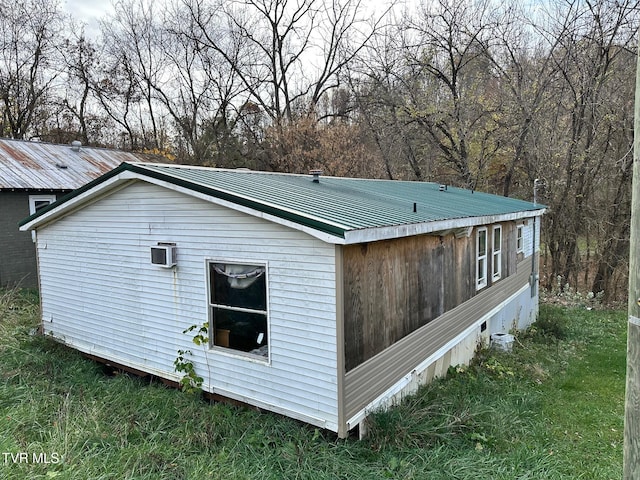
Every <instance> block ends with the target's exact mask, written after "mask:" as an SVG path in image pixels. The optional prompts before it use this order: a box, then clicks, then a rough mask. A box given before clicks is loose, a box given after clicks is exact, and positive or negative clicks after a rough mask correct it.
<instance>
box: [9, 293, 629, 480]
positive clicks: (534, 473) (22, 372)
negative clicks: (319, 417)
mask: <svg viewBox="0 0 640 480" xmlns="http://www.w3.org/2000/svg"><path fill="white" fill-rule="evenodd" d="M37 312H38V308H37V296H36V295H34V294H33V293H32V292H19V293H16V292H0V379H1V380H2V381H1V383H0V478H3V479H4V478H8V479H20V480H22V479H25V478H29V479H37V478H43V479H49V478H60V479H82V480H85V479H92V480H96V479H150V480H151V479H153V480H157V479H171V480H174V479H225V480H227V479H260V480H262V479H289V478H290V479H340V478H343V479H360V478H362V479H378V478H380V479H386V478H397V479H420V480H424V479H430V480H436V479H446V480H450V479H473V480H480V479H492V480H493V479H505V480H506V479H508V480H513V479H561V478H562V479H572V480H573V479H579V478H584V479H598V480H603V479H604V480H606V479H618V478H620V477H621V475H622V441H623V414H624V384H625V350H626V344H625V342H626V340H625V337H626V314H625V313H624V312H613V311H598V310H592V311H588V310H586V309H584V308H567V307H558V306H543V307H542V308H541V316H540V321H539V323H538V324H537V325H536V326H535V328H533V329H532V330H531V331H530V332H527V333H526V334H520V336H519V337H518V340H517V344H516V346H515V349H514V353H513V354H504V353H502V354H501V353H496V352H491V351H488V350H483V351H481V352H479V355H478V358H477V361H476V362H475V363H474V364H473V365H472V366H470V367H465V368H457V369H451V372H450V375H449V376H448V378H447V379H445V380H440V381H436V382H434V383H433V384H431V385H429V386H427V387H425V388H423V389H422V390H420V392H419V393H418V394H417V395H416V396H413V397H411V398H408V399H407V400H406V401H405V402H404V403H403V404H402V405H400V406H398V407H397V408H394V409H393V410H391V411H389V412H386V413H380V414H378V415H376V416H374V417H373V418H372V421H371V425H370V435H369V437H368V438H367V439H366V440H364V441H358V440H355V439H348V440H339V439H336V437H335V436H334V435H332V434H330V433H328V432H324V431H321V430H318V429H315V428H313V427H310V426H308V425H303V424H300V423H298V422H295V421H293V420H289V419H287V418H283V417H280V416H277V415H273V414H268V413H262V414H261V413H258V412H255V411H252V410H249V409H243V408H236V407H231V406H227V405H222V404H209V403H208V402H205V401H203V400H202V399H201V398H200V397H198V396H193V395H187V394H185V393H182V392H179V391H176V390H172V389H169V388H166V387H164V386H162V385H161V384H158V383H150V382H149V381H144V380H141V379H138V378H133V377H130V376H129V375H115V376H109V375H106V374H105V372H104V370H103V368H102V367H101V366H100V365H98V364H96V363H94V362H91V361H88V360H85V359H84V358H82V357H81V356H80V355H79V354H78V353H76V352H74V351H72V350H69V349H67V348H65V347H63V346H61V345H58V344H56V343H55V342H53V341H51V340H50V339H47V338H43V337H41V336H37V335H32V334H31V331H32V329H33V328H34V327H35V326H36V325H37V323H38V322H37V316H38V313H37ZM45 462H49V463H45Z"/></svg>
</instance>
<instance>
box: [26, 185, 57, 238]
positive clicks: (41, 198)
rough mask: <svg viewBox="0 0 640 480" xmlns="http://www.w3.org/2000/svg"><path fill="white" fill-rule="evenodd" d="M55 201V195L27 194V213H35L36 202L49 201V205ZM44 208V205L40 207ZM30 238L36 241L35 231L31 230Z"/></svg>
mask: <svg viewBox="0 0 640 480" xmlns="http://www.w3.org/2000/svg"><path fill="white" fill-rule="evenodd" d="M55 201H56V196H55V195H53V194H52V195H29V215H33V214H34V213H36V202H49V205H51V204H52V203H53V202H55ZM42 208H44V207H42ZM31 240H33V241H34V243H35V241H36V231H35V230H31Z"/></svg>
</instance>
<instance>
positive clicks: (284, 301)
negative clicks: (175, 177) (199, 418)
mask: <svg viewBox="0 0 640 480" xmlns="http://www.w3.org/2000/svg"><path fill="white" fill-rule="evenodd" d="M159 241H171V242H175V243H176V244H177V253H178V265H177V267H176V268H173V269H164V268H161V267H158V266H154V265H151V263H150V246H152V245H155V244H156V243H157V242H159ZM38 251H39V256H40V268H41V272H42V306H43V323H44V325H45V328H47V329H48V330H51V331H53V332H54V334H55V335H56V336H63V337H64V338H65V340H66V341H67V342H68V343H71V344H77V345H78V346H80V345H82V346H83V348H87V349H90V350H91V353H93V354H95V355H97V356H103V357H104V358H106V359H110V357H114V358H111V360H113V361H120V362H124V363H125V365H127V364H128V365H130V366H132V367H134V368H141V369H145V368H147V370H148V371H152V372H153V373H154V374H158V373H160V374H161V375H163V376H166V377H167V378H172V379H174V378H176V373H175V371H174V365H173V361H174V360H175V358H176V356H177V351H178V349H189V350H191V351H192V352H193V356H194V364H195V365H196V368H197V370H198V372H199V373H200V374H201V375H203V376H204V377H205V384H207V385H209V386H210V388H211V389H212V390H213V391H214V392H215V391H216V390H220V391H225V392H229V393H230V394H231V393H232V394H233V396H234V398H239V397H247V398H259V399H260V400H261V401H262V402H267V403H271V404H273V405H277V406H278V409H280V410H282V409H285V410H286V409H291V411H294V412H296V415H298V416H300V415H305V416H309V417H313V418H323V419H325V420H326V421H327V422H328V423H329V424H337V370H336V364H337V353H336V346H335V338H336V332H335V311H336V310H335V294H336V291H335V258H334V256H335V247H334V246H333V245H329V244H324V243H323V242H321V241H320V240H317V239H315V238H313V237H310V236H308V235H306V234H304V233H302V232H298V231H294V230H292V229H289V228H286V227H284V226H281V225H276V224H272V223H270V222H267V221H265V220H262V219H258V218H254V217H250V216H249V215H246V214H241V213H238V212H234V211H231V210H229V209H225V208H223V207H220V206H216V205H213V204H209V203H207V202H204V201H202V200H198V199H194V198H191V197H188V196H186V195H182V194H180V193H177V192H173V191H169V190H165V189H163V188H161V187H157V186H153V185H148V184H142V183H138V184H133V185H130V186H129V187H127V188H125V189H123V190H119V191H118V192H116V193H114V194H113V195H111V196H108V197H106V198H103V199H101V200H99V201H97V202H95V203H93V204H91V205H89V206H87V207H86V208H84V209H83V210H80V211H78V212H75V213H74V214H73V215H70V216H67V217H64V218H62V219H61V220H59V221H57V222H56V223H53V224H51V225H49V226H47V227H45V228H44V229H42V230H41V231H39V232H38ZM207 259H210V260H213V261H221V262H223V261H240V262H247V263H251V262H255V263H266V264H267V265H268V295H269V310H268V318H269V322H270V323H269V332H270V348H271V359H270V360H271V361H270V363H266V362H260V361H251V360H248V359H246V358H243V357H241V356H238V355H228V354H224V353H220V352H219V351H217V350H215V349H211V350H209V349H207V350H205V347H197V346H195V345H194V344H193V343H192V341H191V339H192V338H193V335H192V334H190V333H188V334H184V333H182V332H183V330H185V329H186V328H188V327H190V326H191V325H196V324H197V325H200V324H202V323H205V322H207V321H208V313H209V307H208V299H207V277H208V272H207V267H206V261H207ZM51 317H53V322H47V319H48V318H51ZM163 372H164V373H163Z"/></svg>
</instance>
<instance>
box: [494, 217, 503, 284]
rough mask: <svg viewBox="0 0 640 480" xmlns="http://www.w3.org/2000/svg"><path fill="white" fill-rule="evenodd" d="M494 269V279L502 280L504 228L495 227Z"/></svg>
mask: <svg viewBox="0 0 640 480" xmlns="http://www.w3.org/2000/svg"><path fill="white" fill-rule="evenodd" d="M492 257H493V269H492V274H493V276H492V279H493V280H500V277H502V227H501V226H497V227H493V253H492Z"/></svg>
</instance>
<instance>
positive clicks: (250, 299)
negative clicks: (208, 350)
mask: <svg viewBox="0 0 640 480" xmlns="http://www.w3.org/2000/svg"><path fill="white" fill-rule="evenodd" d="M208 266H209V310H210V323H209V325H210V328H209V338H210V340H209V342H210V345H211V346H212V347H223V348H228V349H230V350H235V351H238V352H245V353H248V354H250V355H255V356H258V357H264V358H268V356H269V332H268V330H269V328H268V313H267V310H268V309H267V268H266V265H256V264H239V263H227V262H209V264H208Z"/></svg>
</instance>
